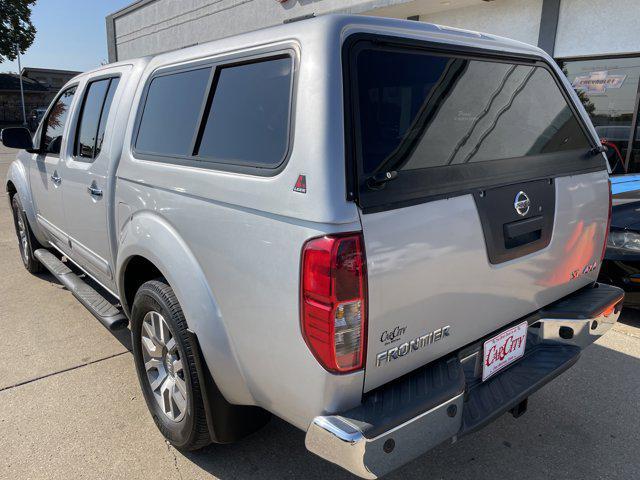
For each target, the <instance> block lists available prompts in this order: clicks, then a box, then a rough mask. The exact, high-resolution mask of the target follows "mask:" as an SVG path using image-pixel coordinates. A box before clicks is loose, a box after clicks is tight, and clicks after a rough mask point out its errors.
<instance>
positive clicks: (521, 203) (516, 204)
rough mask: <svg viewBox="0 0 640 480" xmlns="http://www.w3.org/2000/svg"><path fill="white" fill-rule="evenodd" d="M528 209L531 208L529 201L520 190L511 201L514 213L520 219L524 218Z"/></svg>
mask: <svg viewBox="0 0 640 480" xmlns="http://www.w3.org/2000/svg"><path fill="white" fill-rule="evenodd" d="M529 207H531V200H529V197H528V196H527V194H526V193H524V192H523V191H522V190H521V191H519V192H518V193H517V195H516V199H515V200H514V201H513V208H515V209H516V213H517V214H518V215H520V216H521V217H524V216H525V215H526V214H527V213H529Z"/></svg>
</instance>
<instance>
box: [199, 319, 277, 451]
mask: <svg viewBox="0 0 640 480" xmlns="http://www.w3.org/2000/svg"><path fill="white" fill-rule="evenodd" d="M187 333H188V335H189V340H190V341H191V342H192V345H195V347H196V348H195V350H194V352H193V353H194V361H195V365H196V370H197V374H198V379H199V381H200V385H201V386H202V388H201V392H202V400H203V403H204V410H205V415H206V417H207V426H208V427H209V435H210V436H211V440H212V441H213V442H214V443H233V442H235V441H237V440H240V439H242V438H244V437H246V436H247V435H250V434H251V433H253V432H255V431H257V430H259V429H260V428H262V427H263V426H264V425H266V424H267V423H268V422H269V420H270V418H271V414H270V413H269V412H267V411H266V410H264V409H262V408H260V407H253V406H246V405H233V404H231V403H229V402H227V400H226V399H225V398H224V396H223V395H222V393H221V392H220V389H219V388H218V386H217V385H216V382H215V381H214V379H213V377H212V375H211V373H210V372H209V368H208V367H207V364H206V362H205V361H204V358H203V356H202V350H201V349H200V342H198V337H197V336H196V334H195V333H194V332H192V331H191V330H187Z"/></svg>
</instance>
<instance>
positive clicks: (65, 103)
mask: <svg viewBox="0 0 640 480" xmlns="http://www.w3.org/2000/svg"><path fill="white" fill-rule="evenodd" d="M75 93H76V87H71V88H68V89H67V90H65V91H64V92H62V94H61V95H60V96H59V97H58V99H57V100H56V101H55V103H54V105H53V107H52V108H51V111H50V112H49V116H48V117H47V121H46V123H45V127H44V134H43V136H42V139H43V141H42V149H43V150H44V151H45V152H47V153H51V154H59V153H60V147H61V146H62V135H63V133H64V127H65V125H66V123H67V118H68V116H69V109H70V108H71V102H72V101H73V96H74V95H75Z"/></svg>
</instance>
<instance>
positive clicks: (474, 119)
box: [347, 41, 604, 202]
mask: <svg viewBox="0 0 640 480" xmlns="http://www.w3.org/2000/svg"><path fill="white" fill-rule="evenodd" d="M350 55H351V56H350V62H349V67H348V69H347V74H348V75H349V79H348V83H349V88H350V91H349V94H348V95H347V98H349V100H348V101H350V102H351V103H350V105H348V111H350V112H351V118H350V120H351V127H352V128H351V132H353V137H352V143H353V148H352V152H353V153H354V154H355V157H356V162H357V167H358V168H357V174H358V180H359V182H360V190H361V193H362V194H361V195H360V197H361V198H362V197H367V198H369V199H371V198H372V196H371V195H370V193H371V191H372V190H374V191H376V192H378V193H376V195H374V196H375V197H377V198H380V197H385V198H383V199H382V201H384V202H393V201H394V200H396V199H404V197H406V196H407V195H409V196H410V197H412V198H413V199H417V198H424V197H428V196H430V195H438V194H445V195H446V194H452V193H456V192H464V191H465V190H468V189H469V188H471V187H474V186H476V185H477V186H483V185H486V186H489V185H490V184H492V183H494V182H495V181H496V180H500V179H502V180H505V179H506V178H504V175H505V174H507V173H508V174H509V175H512V174H513V175H515V177H519V178H514V180H523V179H527V176H529V177H533V176H540V175H541V174H542V175H546V174H548V175H554V174H556V173H562V172H565V171H566V170H567V167H568V166H569V164H570V169H576V168H577V169H581V168H583V167H585V166H587V164H589V162H588V161H585V160H584V158H583V157H584V156H585V154H586V152H588V151H589V149H590V148H591V142H590V139H589V137H588V136H587V134H586V133H585V130H584V126H583V125H582V124H581V123H580V121H579V120H578V118H577V117H576V114H575V112H574V110H573V109H572V107H571V105H570V104H569V103H568V100H567V99H566V98H565V95H564V94H563V93H562V91H561V89H560V86H559V85H558V83H557V82H556V80H555V78H554V77H553V73H552V72H551V71H550V70H549V69H547V68H546V67H545V66H543V65H542V64H541V63H539V62H534V61H523V62H522V63H517V62H513V61H507V60H502V59H496V60H493V59H486V58H484V57H482V58H474V57H472V56H469V57H467V56H461V55H454V54H446V53H439V52H432V51H430V50H428V49H418V48H411V47H409V46H393V45H388V46H387V45H381V44H380V43H379V42H376V43H375V44H374V43H372V42H367V41H364V42H362V41H361V42H358V44H357V46H355V47H354V48H352V49H351V52H350ZM552 157H553V159H552ZM600 162H601V164H602V168H604V164H603V161H602V159H600ZM556 167H557V168H556ZM513 175H512V176H513ZM523 176H524V178H522V177H523ZM388 177H392V178H393V179H394V180H393V183H394V184H396V185H394V186H391V183H392V182H391V181H389V182H388V185H382V184H379V183H376V181H373V183H372V180H371V179H372V178H374V180H375V179H382V180H383V181H384V179H385V178H388ZM408 177H411V178H408ZM398 183H399V184H401V185H404V186H405V188H404V189H403V190H402V191H401V192H399V195H397V198H395V197H393V195H389V193H392V192H389V191H390V190H397V189H398V188H399V185H397V184H398ZM382 190H386V191H387V192H386V193H385V194H380V193H379V191H382Z"/></svg>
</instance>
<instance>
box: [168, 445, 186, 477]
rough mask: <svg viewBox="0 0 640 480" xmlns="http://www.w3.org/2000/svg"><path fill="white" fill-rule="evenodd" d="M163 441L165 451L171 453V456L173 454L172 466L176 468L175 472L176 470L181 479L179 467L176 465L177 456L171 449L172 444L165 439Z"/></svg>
mask: <svg viewBox="0 0 640 480" xmlns="http://www.w3.org/2000/svg"><path fill="white" fill-rule="evenodd" d="M165 443H166V444H167V451H168V452H169V453H170V454H171V456H173V466H174V467H175V469H176V472H178V475H180V478H181V479H182V472H181V471H180V467H179V466H178V456H177V455H176V452H175V451H174V449H173V446H172V445H171V444H170V443H169V442H167V441H166V440H165Z"/></svg>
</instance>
